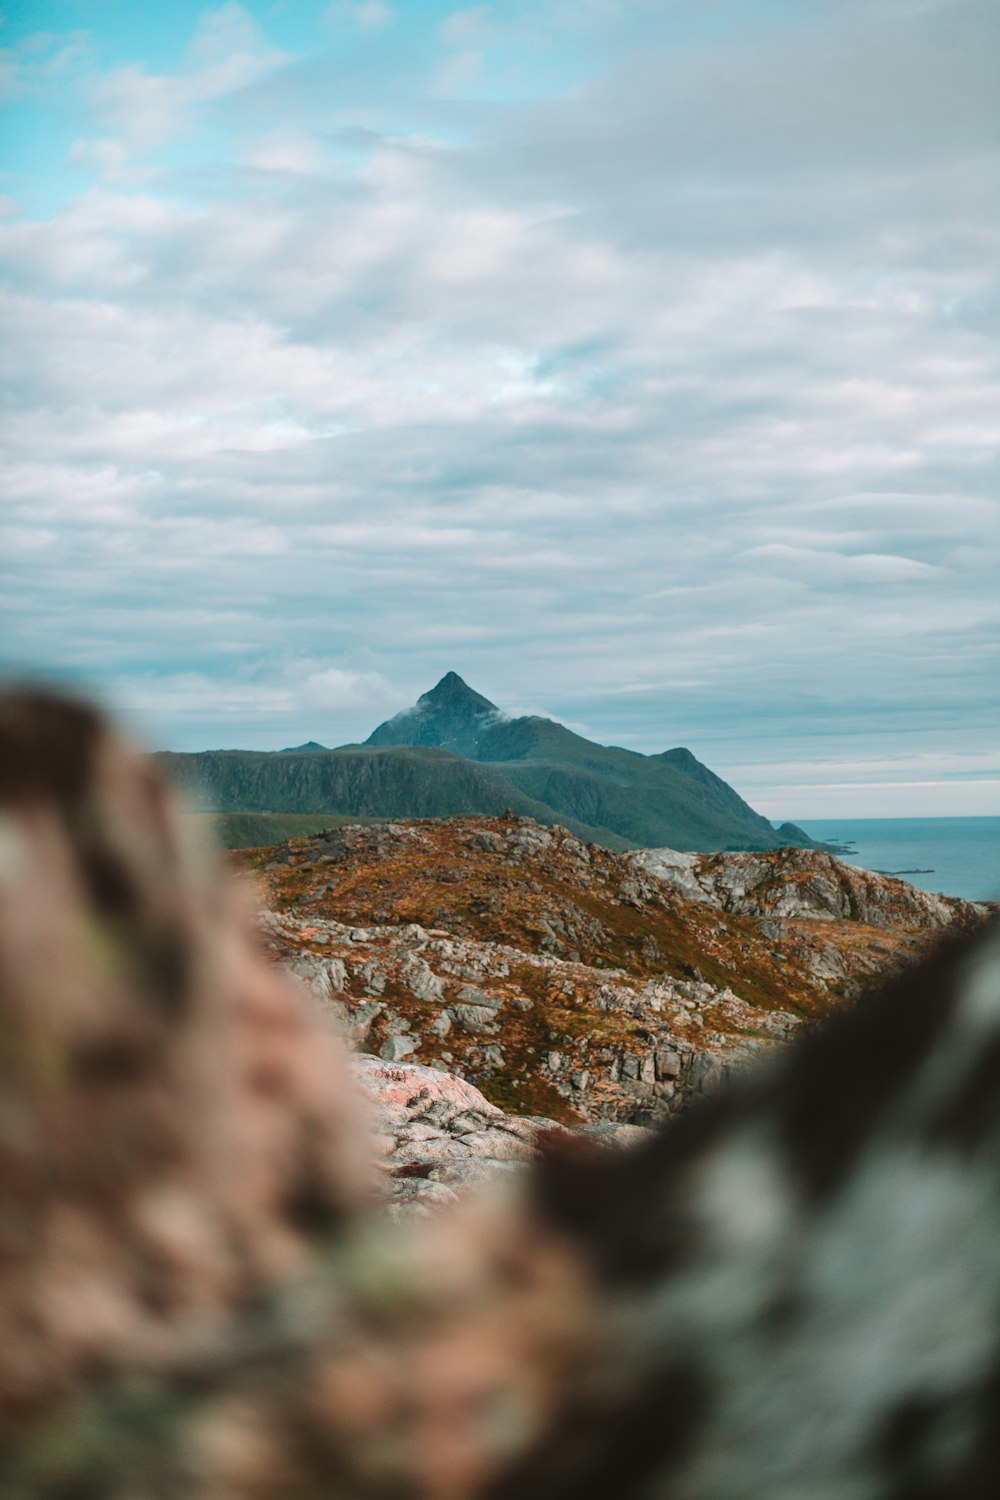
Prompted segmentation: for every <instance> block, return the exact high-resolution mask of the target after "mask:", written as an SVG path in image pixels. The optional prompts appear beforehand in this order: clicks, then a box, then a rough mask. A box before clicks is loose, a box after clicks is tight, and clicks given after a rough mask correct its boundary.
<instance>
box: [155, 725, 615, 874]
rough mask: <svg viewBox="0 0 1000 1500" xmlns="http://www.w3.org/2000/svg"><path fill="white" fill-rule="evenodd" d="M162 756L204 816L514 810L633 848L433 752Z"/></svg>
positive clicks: (493, 773) (495, 774) (497, 775)
mask: <svg viewBox="0 0 1000 1500" xmlns="http://www.w3.org/2000/svg"><path fill="white" fill-rule="evenodd" d="M156 758H157V761H158V763H159V765H160V767H161V769H162V770H163V771H164V772H165V773H166V774H167V775H168V776H169V777H170V779H171V780H172V781H174V782H175V783H176V784H177V785H179V786H180V787H181V788H182V789H183V791H184V792H185V793H186V795H187V797H188V798H189V800H190V801H191V802H192V803H193V805H194V806H195V807H196V808H197V809H199V810H201V811H205V812H209V811H210V812H215V813H297V814H305V813H310V814H317V815H320V814H324V813H326V814H330V815H332V818H337V819H343V818H344V817H360V818H402V817H417V818H441V817H455V816H458V815H460V814H463V813H466V814H467V813H481V814H491V813H492V814H494V815H498V814H500V813H502V812H504V811H505V810H507V809H510V810H511V811H512V812H515V813H517V814H518V815H520V816H522V817H529V818H534V819H536V821H538V822H540V823H546V824H552V823H556V822H563V823H566V824H567V825H568V826H571V831H572V832H574V833H576V834H577V835H578V837H581V838H585V839H587V840H588V841H590V842H596V843H600V844H603V845H605V846H606V847H608V848H616V849H624V848H627V847H630V845H629V841H628V840H627V839H624V838H622V837H621V836H619V835H617V834H615V833H614V832H613V831H612V830H611V829H609V828H602V827H594V826H591V825H589V824H584V823H582V822H581V821H580V820H579V819H576V818H566V817H563V816H561V815H560V814H559V813H557V812H556V811H555V810H554V809H553V808H551V807H549V806H548V805H547V804H545V803H542V802H538V801H537V800H536V799H535V798H533V797H531V796H530V795H529V794H528V793H526V792H524V791H522V790H521V788H520V787H518V786H515V784H514V783H513V782H512V781H510V780H508V778H507V777H506V776H504V775H503V773H502V771H500V770H499V769H497V768H495V767H492V766H484V765H478V764H476V762H474V761H470V760H465V759H463V758H462V757H461V756H458V755H452V754H450V753H449V752H448V751H446V750H439V749H437V748H435V747H432V746H420V747H415V748H411V747H388V748H386V749H383V750H380V749H377V748H374V747H369V746H364V745H348V746H345V747H344V748H343V749H341V750H327V751H319V750H304V751H291V752H288V751H278V752H269V751H263V750H261V751H251V750H205V751H201V752H200V753H197V754H190V755H189V754H181V753H179V752H173V751H164V752H162V753H161V754H160V755H159V756H157V757H156ZM241 842H242V840H241Z"/></svg>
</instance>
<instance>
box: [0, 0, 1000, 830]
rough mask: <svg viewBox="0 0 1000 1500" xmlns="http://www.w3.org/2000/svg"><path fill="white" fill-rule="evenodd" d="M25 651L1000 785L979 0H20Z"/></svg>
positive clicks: (191, 712)
mask: <svg viewBox="0 0 1000 1500" xmlns="http://www.w3.org/2000/svg"><path fill="white" fill-rule="evenodd" d="M0 11H2V29H0V45H2V47H3V52H2V56H0V89H2V94H3V98H4V101H5V108H6V123H5V127H4V137H5V147H6V149H5V152H4V162H5V170H4V172H3V175H2V180H0V193H2V194H3V203H2V217H0V247H2V249H0V254H2V261H3V271H2V276H3V287H4V290H3V325H4V340H3V347H4V356H3V357H4V415H3V422H4V443H3V464H4V472H3V476H2V480H0V495H2V502H0V503H2V517H3V520H2V525H3V530H2V535H0V558H2V569H3V578H2V585H0V651H2V657H3V665H4V666H5V667H6V668H7V669H8V670H16V671H23V670H26V669H27V670H32V671H42V672H45V673H54V674H57V675H58V676H60V677H62V678H63V679H64V680H69V681H72V682H75V683H79V684H83V685H86V686H87V687H88V688H90V689H96V690H97V691H99V692H100V693H101V694H102V695H103V696H104V697H105V699H106V700H107V701H110V702H111V703H112V704H114V705H116V706H118V707H119V708H120V709H121V710H123V711H124V712H125V713H126V714H127V715H128V716H129V717H130V718H131V720H132V722H133V723H134V724H136V725H137V726H138V727H139V728H140V729H141V731H142V732H143V733H144V734H145V736H146V738H147V739H148V740H151V741H153V742H154V743H157V744H161V745H170V746H173V747H176V748H185V749H196V748H203V747H209V746H219V745H241V746H258V747H262V748H273V747H278V746H281V745H285V744H289V743H296V742H297V741H299V740H302V739H305V738H316V739H319V740H322V741H323V742H324V743H327V744H337V743H343V742H345V741H349V740H352V739H357V738H360V737H363V736H364V735H366V734H367V733H368V732H369V730H370V729H371V728H372V727H373V726H374V725H375V724H376V723H377V722H378V721H379V720H381V719H383V718H385V717H387V716H388V715H389V714H391V713H393V712H395V711H396V710H397V709H399V708H400V707H402V706H404V705H405V704H407V703H410V702H412V701H413V699H414V698H415V697H416V695H417V694H418V693H419V692H421V691H422V690H424V689H425V688H427V687H429V686H430V685H431V684H432V683H433V682H435V681H436V680H437V678H438V677H440V676H441V675H442V674H443V673H444V672H445V671H447V670H448V669H451V668H454V669H455V670H457V671H459V672H461V673H462V675H463V676H464V677H466V679H467V680H468V681H470V682H471V683H472V685H473V686H475V687H477V688H478V689H480V690H481V691H482V692H484V693H486V694H487V695H488V696H489V697H491V698H493V699H494V700H495V701H497V702H499V703H500V704H501V705H503V706H504V707H506V708H509V709H513V710H519V711H537V712H543V713H548V714H551V715H553V716H555V717H558V718H560V719H563V720H564V721H566V722H568V723H571V724H572V725H573V726H574V727H576V728H578V729H580V730H581V731H582V732H584V733H586V734H588V735H590V736H592V737H594V738H597V739H601V740H604V741H607V742H614V743H617V744H622V745H627V746H630V747H632V748H634V749H638V750H646V751H654V750H660V749H664V748H667V747H668V746H671V745H676V744H687V745H689V746H690V747H691V748H692V749H693V750H694V751H695V753H696V754H698V755H699V756H701V757H702V758H703V759H705V760H706V761H707V762H708V763H709V764H710V765H711V766H712V767H713V768H714V769H716V770H718V771H719V772H720V773H721V774H723V775H725V776H726V777H727V778H728V779H730V780H732V781H733V782H734V783H735V784H736V786H737V787H738V788H739V790H740V791H741V792H743V793H744V795H746V796H748V797H749V798H750V800H751V801H752V802H754V804H755V805H756V806H757V807H759V808H760V810H761V811H763V812H765V813H767V814H769V815H772V816H776V817H786V816H789V817H795V816H800V817H807V816H809V815H812V816H824V815H830V816H850V815H857V816H864V815H869V816H877V815H894V814H899V815H908V814H920V813H927V814H951V813H954V814H960V813H1000V745H998V739H997V729H998V722H1000V662H998V649H997V648H998V622H1000V590H998V587H997V579H998V562H1000V523H998V508H1000V507H998V499H997V468H998V465H997V451H998V442H1000V345H998V340H997V332H998V323H1000V316H998V314H1000V299H998V282H1000V191H998V189H1000V181H998V161H1000V105H998V103H997V90H996V78H997V72H998V67H997V64H998V59H1000V7H998V6H997V5H996V3H995V0H497V3H495V4H486V5H476V6H473V7H471V8H462V7H457V8H456V6H455V4H454V3H442V0H360V3H351V0H334V3H332V4H330V3H322V0H317V3H310V0H276V3H272V0H260V3H250V0H248V3H244V4H236V3H227V4H224V5H222V6H220V7H218V8H209V9H205V8H204V7H203V6H201V5H199V4H191V3H188V0H172V3H171V4H170V5H169V6H167V5H164V4H160V3H152V0H148V3H144V0H30V3H20V0H8V3H3V4H2V5H0Z"/></svg>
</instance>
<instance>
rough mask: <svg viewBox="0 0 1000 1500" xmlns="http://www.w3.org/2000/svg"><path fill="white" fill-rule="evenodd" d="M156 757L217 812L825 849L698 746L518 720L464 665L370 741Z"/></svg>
mask: <svg viewBox="0 0 1000 1500" xmlns="http://www.w3.org/2000/svg"><path fill="white" fill-rule="evenodd" d="M160 760H161V764H163V766H164V768H165V769H166V770H167V771H168V773H169V774H171V775H172V776H173V777H174V778H175V779H176V780H178V781H179V782H180V783H181V784H182V785H183V786H184V787H185V788H186V790H187V792H188V795H189V796H190V797H191V798H192V799H193V801H194V803H195V805H196V806H197V807H198V808H200V809H202V810H204V811H211V812H218V813H241V814H250V813H253V814H261V813H268V814H299V815H304V814H309V815H311V816H313V817H322V816H323V815H324V814H327V815H330V816H331V818H338V819H339V818H344V817H358V818H439V817H455V816H459V815H465V814H470V813H481V814H485V815H491V814H492V815H497V814H500V813H502V812H504V811H505V810H507V809H509V810H510V811H511V812H514V813H516V814H518V815H520V816H522V817H530V818H534V819H535V820H536V821H537V822H539V823H543V824H550V825H551V824H553V823H561V824H563V825H564V826H565V827H567V828H569V829H570V830H571V831H572V832H573V833H575V834H576V835H577V836H578V837H580V838H584V839H587V840H588V841H589V842H591V843H596V844H601V845H604V846H605V847H606V848H609V849H630V848H637V847H638V848H664V847H667V848H671V849H681V850H699V851H706V852H708V851H714V850H726V849H730V850H736V849H775V848H778V847H780V846H782V845H789V844H792V845H797V846H799V847H806V848H814V847H817V846H816V845H815V844H814V843H813V841H812V840H811V839H810V838H809V837H808V836H807V835H806V834H805V833H803V832H802V830H801V829H798V828H795V827H794V826H793V825H792V824H788V823H786V824H784V825H783V826H782V828H781V829H780V830H777V831H776V830H775V829H774V828H773V827H772V825H771V824H770V823H769V822H768V821H767V819H766V818H763V817H761V816H760V814H759V813H756V812H754V810H753V808H752V807H750V806H749V805H748V804H747V803H746V802H744V800H743V798H742V797H740V796H739V795H738V794H737V793H736V792H735V791H734V790H733V788H732V787H731V786H728V785H727V783H726V782H725V781H723V780H722V779H721V777H719V776H716V775H715V773H714V772H713V771H710V770H709V769H708V767H707V766H705V765H702V763H701V761H699V760H698V759H697V758H696V757H695V756H694V755H692V753H691V751H690V750H685V749H674V750H665V751H664V752H663V753H662V754H659V755H640V754H638V752H636V751H634V750H622V749H618V748H616V747H614V746H606V745H598V744H595V743H594V742H593V741H591V740H587V739H584V738H583V736H582V735H578V734H574V733H573V731H572V730H570V729H567V728H566V727H565V725H563V724H558V723H556V722H555V720H553V719H545V718H541V717H538V716H535V715H530V716H524V717H520V718H510V717H508V715H507V714H505V713H503V712H502V710H501V709H499V708H498V707H497V706H496V704H495V703H491V702H490V700H489V699H488V698H484V697H483V696H482V694H481V693H477V692H475V690H474V689H473V688H470V687H469V686H468V684H467V683H465V682H463V680H462V678H461V677H459V676H458V674H457V673H456V672H448V673H447V674H446V675H445V676H444V677H442V679H441V681H440V682H439V683H438V684H437V686H436V687H434V688H432V689H431V690H430V692H427V693H424V694H423V695H422V696H421V697H420V698H419V699H418V700H417V702H416V703H415V704H414V706H413V707H412V708H409V709H406V710H404V712H403V713H400V714H397V715H396V716H395V718H392V719H389V720H388V721H387V722H386V723H384V724H380V725H379V727H378V728H377V729H376V730H375V731H374V733H373V734H372V735H370V737H369V738H368V740H367V741H366V743H365V744H364V745H345V746H342V747H341V748H340V749H337V750H325V749H324V748H323V747H322V746H321V745H319V744H317V743H316V741H313V740H311V741H309V742H308V743H307V744H305V745H300V746H298V747H296V748H295V749H291V750H282V751H276V752H265V751H247V750H211V751H203V752H201V753H200V754H195V755H182V754H164V755H162V756H161V757H160ZM246 836H247V830H244V832H243V837H244V838H245V837H246Z"/></svg>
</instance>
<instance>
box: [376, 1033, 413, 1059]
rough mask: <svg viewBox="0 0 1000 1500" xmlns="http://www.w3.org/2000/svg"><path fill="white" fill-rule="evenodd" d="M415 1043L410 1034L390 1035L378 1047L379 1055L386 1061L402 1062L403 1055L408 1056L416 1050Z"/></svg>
mask: <svg viewBox="0 0 1000 1500" xmlns="http://www.w3.org/2000/svg"><path fill="white" fill-rule="evenodd" d="M416 1050H417V1043H416V1041H415V1039H414V1038H413V1037H412V1036H390V1037H387V1038H386V1040H385V1041H384V1042H383V1043H382V1045H381V1047H380V1048H379V1053H378V1055H379V1057H384V1058H385V1060H386V1062H402V1060H403V1058H404V1057H409V1056H410V1054H411V1053H413V1052H416Z"/></svg>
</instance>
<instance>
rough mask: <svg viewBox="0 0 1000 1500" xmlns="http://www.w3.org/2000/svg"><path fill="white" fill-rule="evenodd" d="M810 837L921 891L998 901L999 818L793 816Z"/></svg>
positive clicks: (968, 898)
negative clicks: (843, 847) (843, 848)
mask: <svg viewBox="0 0 1000 1500" xmlns="http://www.w3.org/2000/svg"><path fill="white" fill-rule="evenodd" d="M792 821H793V822H795V823H798V825H799V827H800V828H804V829H805V831H806V833H808V834H809V835H810V837H811V838H814V839H819V840H820V841H821V842H823V843H831V844H844V845H846V846H847V849H848V852H847V853H845V854H842V855H840V856H839V857H840V858H841V859H844V860H847V861H848V863H850V864H852V865H860V866H861V868H862V869H865V870H878V871H880V872H881V873H882V874H884V875H898V876H899V878H900V879H901V880H908V881H910V883H911V884H912V885H918V886H920V888H921V890H924V891H936V892H939V893H940V894H941V895H945V896H964V897H965V899H966V900H967V901H1000V818H794V819H792Z"/></svg>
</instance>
